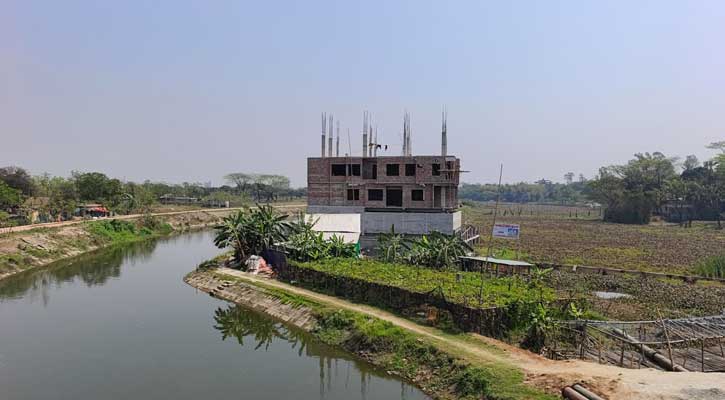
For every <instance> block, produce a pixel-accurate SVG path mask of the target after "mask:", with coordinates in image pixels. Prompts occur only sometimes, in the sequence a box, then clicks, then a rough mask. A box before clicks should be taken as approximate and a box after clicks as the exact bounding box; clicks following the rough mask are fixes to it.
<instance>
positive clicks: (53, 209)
mask: <svg viewBox="0 0 725 400" xmlns="http://www.w3.org/2000/svg"><path fill="white" fill-rule="evenodd" d="M249 175H250V176H256V175H255V174H249ZM260 176H263V177H264V179H261V180H260V179H253V180H251V181H250V186H249V190H248V189H247V188H240V187H239V186H238V185H236V184H233V186H230V185H222V186H218V187H214V186H212V185H211V184H210V183H206V184H202V183H189V182H184V183H180V184H170V183H164V182H152V181H149V180H146V181H144V182H142V183H137V182H131V181H122V180H120V179H117V178H111V177H108V176H107V175H106V174H103V173H101V172H79V171H73V172H71V174H70V176H69V177H61V176H52V175H50V174H47V173H46V174H42V175H35V176H33V175H31V174H30V173H28V171H27V170H25V169H24V168H21V167H16V166H9V167H3V168H0V226H3V225H17V224H23V223H28V221H27V220H26V219H27V218H26V214H27V213H28V212H29V211H30V210H32V211H37V212H39V213H40V215H41V217H42V219H43V220H53V221H54V220H58V219H68V218H71V217H72V215H73V214H74V212H75V211H76V209H77V207H78V206H79V205H80V204H83V203H101V204H103V205H104V206H105V207H106V208H108V209H109V210H111V211H113V212H115V213H117V214H129V213H143V212H147V211H149V209H150V208H151V207H152V206H154V205H156V204H158V203H159V199H160V198H161V197H162V196H169V197H172V198H180V197H190V198H196V199H198V200H199V202H200V203H202V204H204V203H210V202H216V203H224V202H227V201H228V202H229V203H230V206H240V205H243V204H248V203H251V202H252V201H277V200H280V199H286V198H299V197H302V196H304V195H305V193H306V191H305V190H304V189H293V188H291V187H290V185H289V179H288V178H287V177H284V176H281V175H260Z"/></svg>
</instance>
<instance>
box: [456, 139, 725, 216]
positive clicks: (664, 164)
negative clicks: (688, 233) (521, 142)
mask: <svg viewBox="0 0 725 400" xmlns="http://www.w3.org/2000/svg"><path fill="white" fill-rule="evenodd" d="M706 147H707V148H708V149H710V150H714V151H716V152H717V153H716V154H715V155H714V156H713V157H712V158H711V159H708V160H706V161H704V162H702V163H701V162H700V160H698V158H697V157H696V156H694V155H689V156H687V157H685V158H684V160H683V159H681V158H679V157H668V156H666V155H664V154H663V153H660V152H653V153H637V154H635V155H634V158H633V159H631V160H629V161H628V162H627V163H626V164H623V165H610V166H605V167H602V168H600V169H599V172H598V174H597V175H596V176H595V177H594V178H593V179H586V178H585V177H584V176H583V175H581V174H580V175H579V177H578V179H575V178H574V177H575V174H574V173H572V172H568V173H566V174H565V175H564V182H563V183H555V182H551V181H549V180H545V179H542V180H539V181H536V182H534V183H526V182H521V183H515V184H503V185H501V188H500V201H502V202H511V203H529V202H533V203H556V204H576V203H582V202H596V203H600V204H601V205H602V207H603V208H604V214H603V219H604V220H605V221H608V222H617V223H626V224H646V223H649V221H650V219H651V217H652V216H653V215H660V216H662V217H663V218H665V219H666V220H669V221H673V222H680V223H687V224H689V223H691V222H692V220H709V221H717V222H718V226H721V220H722V217H723V212H725V141H720V142H714V143H710V144H709V145H707V146H706ZM498 190H499V188H498V185H496V184H467V183H464V184H462V185H461V187H460V188H459V191H458V194H459V197H460V198H461V199H465V200H475V201H495V200H496V199H497V197H498V196H499V192H498Z"/></svg>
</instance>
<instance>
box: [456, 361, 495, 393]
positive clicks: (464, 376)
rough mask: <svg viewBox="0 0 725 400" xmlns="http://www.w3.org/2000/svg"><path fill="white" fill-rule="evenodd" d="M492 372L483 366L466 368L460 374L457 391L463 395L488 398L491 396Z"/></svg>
mask: <svg viewBox="0 0 725 400" xmlns="http://www.w3.org/2000/svg"><path fill="white" fill-rule="evenodd" d="M490 386H491V374H490V373H489V372H488V371H486V370H485V369H483V368H478V367H471V368H466V369H465V370H464V371H463V373H461V374H460V375H459V376H458V379H457V382H456V393H458V394H459V395H461V396H475V397H476V398H488V396H490V394H491V393H490Z"/></svg>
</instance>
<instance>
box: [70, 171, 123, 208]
mask: <svg viewBox="0 0 725 400" xmlns="http://www.w3.org/2000/svg"><path fill="white" fill-rule="evenodd" d="M72 175H73V180H74V181H75V185H76V190H77V192H78V197H79V199H80V200H81V201H104V202H112V201H115V200H117V198H118V196H120V195H121V193H122V191H121V186H122V185H121V181H119V180H118V179H110V178H108V177H107V176H106V175H105V174H102V173H100V172H73V173H72Z"/></svg>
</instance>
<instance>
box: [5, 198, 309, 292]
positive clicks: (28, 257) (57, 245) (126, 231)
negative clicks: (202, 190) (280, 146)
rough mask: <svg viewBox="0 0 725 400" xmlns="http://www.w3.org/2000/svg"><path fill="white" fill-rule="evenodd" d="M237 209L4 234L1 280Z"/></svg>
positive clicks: (211, 221)
mask: <svg viewBox="0 0 725 400" xmlns="http://www.w3.org/2000/svg"><path fill="white" fill-rule="evenodd" d="M277 208H279V209H283V210H284V211H286V212H294V211H297V210H299V209H301V208H300V206H299V205H282V206H278V207H277ZM238 210H239V209H202V210H194V211H179V212H169V213H157V214H146V215H130V216H120V217H118V218H110V219H102V220H96V221H84V222H75V221H70V222H64V223H58V224H42V225H37V226H35V227H33V226H28V227H27V228H28V229H23V230H19V231H17V232H9V233H3V234H0V280H2V279H4V278H7V277H9V276H12V275H15V274H17V273H20V272H23V271H26V270H30V269H34V268H39V267H46V266H48V265H50V264H52V263H54V262H57V261H59V260H63V259H67V258H72V257H75V256H78V255H81V254H84V253H88V252H92V251H95V250H98V249H100V248H104V247H109V246H114V245H118V244H124V243H130V242H135V241H143V240H149V239H153V238H158V237H163V236H171V235H175V234H180V233H184V232H189V231H194V230H201V229H204V228H207V227H210V226H213V225H215V224H216V223H218V222H219V221H220V220H221V219H222V218H223V217H225V216H227V215H229V214H230V213H232V212H236V211H238ZM114 221H115V222H114ZM22 228H26V227H22Z"/></svg>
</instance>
